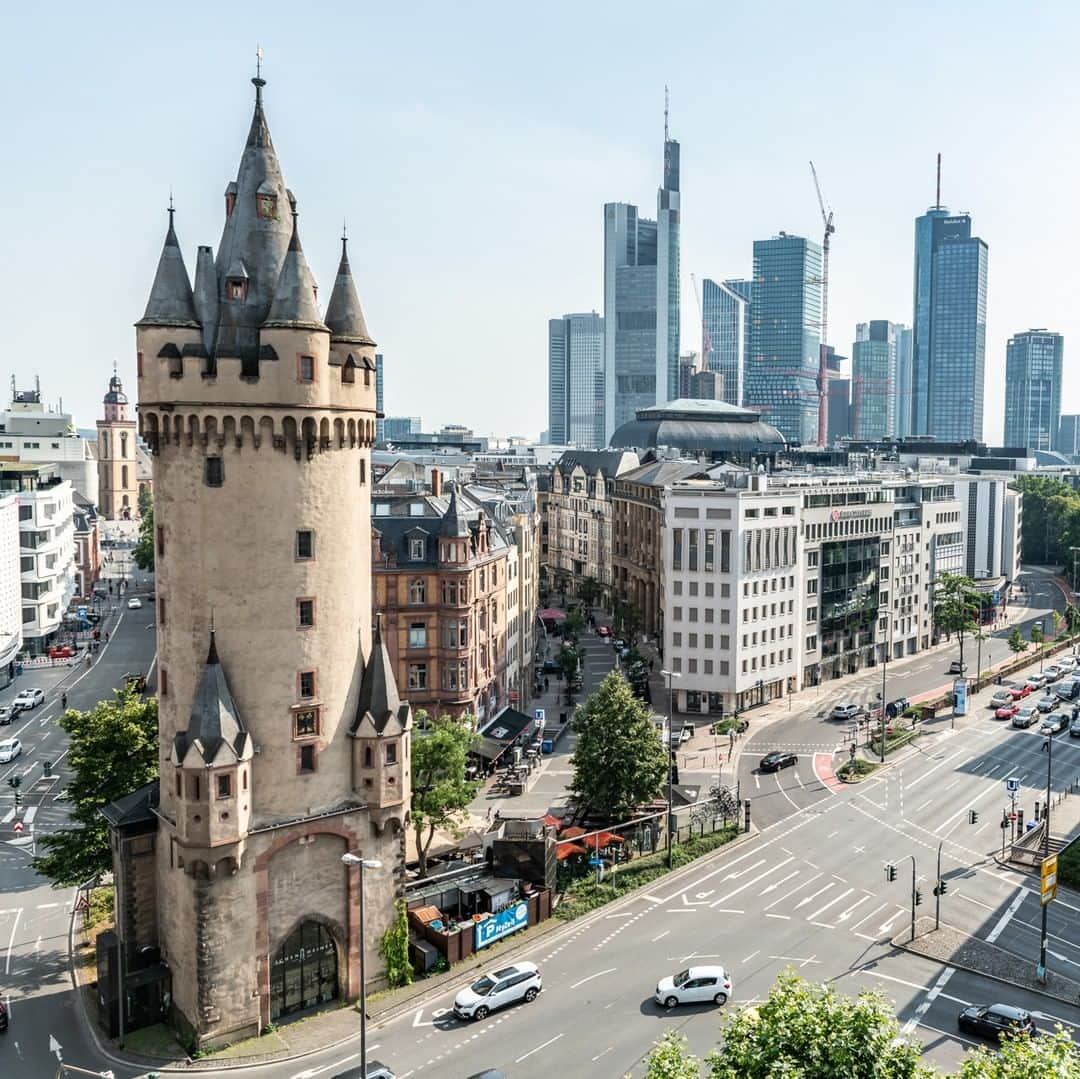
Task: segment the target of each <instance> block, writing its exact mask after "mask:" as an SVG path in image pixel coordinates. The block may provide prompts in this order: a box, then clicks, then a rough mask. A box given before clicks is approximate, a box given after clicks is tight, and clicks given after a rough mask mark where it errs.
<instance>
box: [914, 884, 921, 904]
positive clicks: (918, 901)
mask: <svg viewBox="0 0 1080 1079" xmlns="http://www.w3.org/2000/svg"><path fill="white" fill-rule="evenodd" d="M915 906H917V907H921V906H922V892H920V891H919V890H918V889H917V888H916V889H915Z"/></svg>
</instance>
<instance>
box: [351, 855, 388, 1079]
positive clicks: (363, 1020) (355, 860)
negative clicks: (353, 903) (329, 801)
mask: <svg viewBox="0 0 1080 1079" xmlns="http://www.w3.org/2000/svg"><path fill="white" fill-rule="evenodd" d="M341 860H342V862H343V863H344V864H345V865H347V866H356V868H357V869H358V870H359V871H360V1074H361V1075H367V982H366V981H365V977H364V944H365V941H364V870H365V869H382V862H380V861H379V860H378V859H377V858H361V857H360V855H359V854H350V853H349V852H346V853H345V854H343V855H342V856H341Z"/></svg>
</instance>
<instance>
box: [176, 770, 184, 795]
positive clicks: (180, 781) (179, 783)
mask: <svg viewBox="0 0 1080 1079" xmlns="http://www.w3.org/2000/svg"><path fill="white" fill-rule="evenodd" d="M176 797H177V798H183V797H184V775H183V773H182V772H181V771H180V769H179V768H177V769H176Z"/></svg>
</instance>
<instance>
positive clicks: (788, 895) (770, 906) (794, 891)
mask: <svg viewBox="0 0 1080 1079" xmlns="http://www.w3.org/2000/svg"><path fill="white" fill-rule="evenodd" d="M821 875H822V874H821V873H818V874H816V875H815V876H813V877H811V878H810V879H809V880H804V881H803V882H802V884H797V885H796V886H795V887H794V888H792V889H791V891H790V892H785V893H784V894H783V895H782V896H780V898H779V899H774V900H773V901H772V902H771V903H770V904H769V905H768V906H767V907H766V908H765V909H766V910H772V908H773V907H775V906H776V904H777V903H783V901H784V900H785V899H788V898H789V897H790V896H793V895H794V894H795V893H796V892H797V891H799V890H800V889H802V888H805V887H806V886H807V885H808V884H813V883H814V881H815V880H818V879H819V878H820V877H821Z"/></svg>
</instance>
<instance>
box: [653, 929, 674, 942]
mask: <svg viewBox="0 0 1080 1079" xmlns="http://www.w3.org/2000/svg"><path fill="white" fill-rule="evenodd" d="M670 932H671V930H670V929H665V930H664V931H663V933H661V934H660V936H658V937H653V939H652V940H650V941H649V943H650V944H655V943H656V942H657V941H658V940H663V939H664V937H666V936H667V935H668V933H670Z"/></svg>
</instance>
